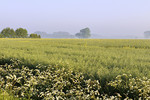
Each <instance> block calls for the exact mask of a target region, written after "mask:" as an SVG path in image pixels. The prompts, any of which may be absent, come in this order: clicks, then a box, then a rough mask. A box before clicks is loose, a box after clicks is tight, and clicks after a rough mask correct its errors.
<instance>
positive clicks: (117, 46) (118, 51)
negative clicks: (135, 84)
mask: <svg viewBox="0 0 150 100" xmlns="http://www.w3.org/2000/svg"><path fill="white" fill-rule="evenodd" d="M0 57H1V58H4V59H9V58H16V59H20V60H22V61H23V62H24V63H25V64H27V65H28V64H30V65H38V64H43V65H58V66H62V67H69V68H71V69H73V70H75V71H78V72H82V73H84V74H85V75H86V76H87V77H90V78H94V79H108V80H110V79H112V78H114V77H116V75H119V74H122V73H127V74H132V75H133V76H139V77H143V76H146V77H149V78H150V59H149V58H150V40H121V39H120V40H119V39H118V40H109V39H81V40H80V39H0Z"/></svg>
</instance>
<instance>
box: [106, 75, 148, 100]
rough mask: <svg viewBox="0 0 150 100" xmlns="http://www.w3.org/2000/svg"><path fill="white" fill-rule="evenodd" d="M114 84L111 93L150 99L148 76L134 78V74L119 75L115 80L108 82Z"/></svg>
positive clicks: (125, 96)
mask: <svg viewBox="0 0 150 100" xmlns="http://www.w3.org/2000/svg"><path fill="white" fill-rule="evenodd" d="M108 85H110V86H112V87H113V89H111V93H112V94H113V95H115V94H116V93H119V95H120V96H121V97H123V98H134V99H139V98H140V99H142V100H146V99H148V98H149V99H150V79H148V78H146V77H142V78H137V77H136V78H134V77H133V76H132V75H127V74H123V75H118V76H117V77H116V79H115V80H114V81H111V82H109V83H108Z"/></svg>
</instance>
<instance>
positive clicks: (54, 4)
mask: <svg viewBox="0 0 150 100" xmlns="http://www.w3.org/2000/svg"><path fill="white" fill-rule="evenodd" d="M149 4H150V1H149V0H142V1H141V0H132V1H131V0H124V1H120V0H92V1H91V0H82V1H81V0H76V1H69V0H63V1H58V0H55V1H49V0H44V1H41V0H36V1H35V0H33V1H32V0H24V1H19V0H13V1H11V0H4V1H2V2H1V3H0V8H1V9H0V14H1V15H2V16H0V30H2V29H4V28H6V27H10V28H14V29H17V28H19V27H22V28H25V29H27V30H28V34H31V33H34V32H36V31H42V32H46V33H47V34H53V33H54V32H59V31H62V32H68V33H70V34H71V35H75V34H76V33H78V32H79V30H80V29H83V28H86V27H89V28H90V30H91V34H92V36H91V38H116V39H117V38H120V39H121V38H133V39H136V38H145V35H144V32H145V31H150V23H149V22H150V13H149V12H150V6H149ZM54 37H55V36H54ZM146 37H147V35H146Z"/></svg>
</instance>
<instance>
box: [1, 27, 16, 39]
mask: <svg viewBox="0 0 150 100" xmlns="http://www.w3.org/2000/svg"><path fill="white" fill-rule="evenodd" d="M1 36H2V37H4V38H15V37H16V33H15V31H14V29H10V28H9V27H8V28H5V29H3V30H2V31H1Z"/></svg>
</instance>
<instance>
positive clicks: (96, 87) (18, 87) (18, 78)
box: [0, 60, 150, 100]
mask: <svg viewBox="0 0 150 100" xmlns="http://www.w3.org/2000/svg"><path fill="white" fill-rule="evenodd" d="M0 72H1V73H0V86H1V90H3V91H6V92H7V93H9V94H11V95H14V96H15V97H19V98H22V99H23V98H24V99H33V100H41V99H43V100H55V99H57V100H64V99H71V100H89V99H91V100H95V99H110V100H112V99H116V100H118V99H125V98H126V99H139V98H141V99H149V98H150V96H149V95H150V80H149V79H148V78H146V77H144V78H142V79H140V78H133V77H132V76H128V75H126V74H123V75H120V76H117V77H116V79H115V80H112V81H110V82H108V84H105V88H104V87H102V86H104V85H102V84H101V83H100V82H99V81H100V80H91V79H86V78H84V75H83V74H82V73H77V72H73V71H72V70H70V69H66V68H60V67H59V66H43V65H37V66H35V67H34V68H29V67H27V66H24V65H22V63H21V61H19V60H11V61H9V64H7V63H6V64H1V65H0ZM104 89H108V90H109V91H110V92H111V93H106V92H104Z"/></svg>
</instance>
